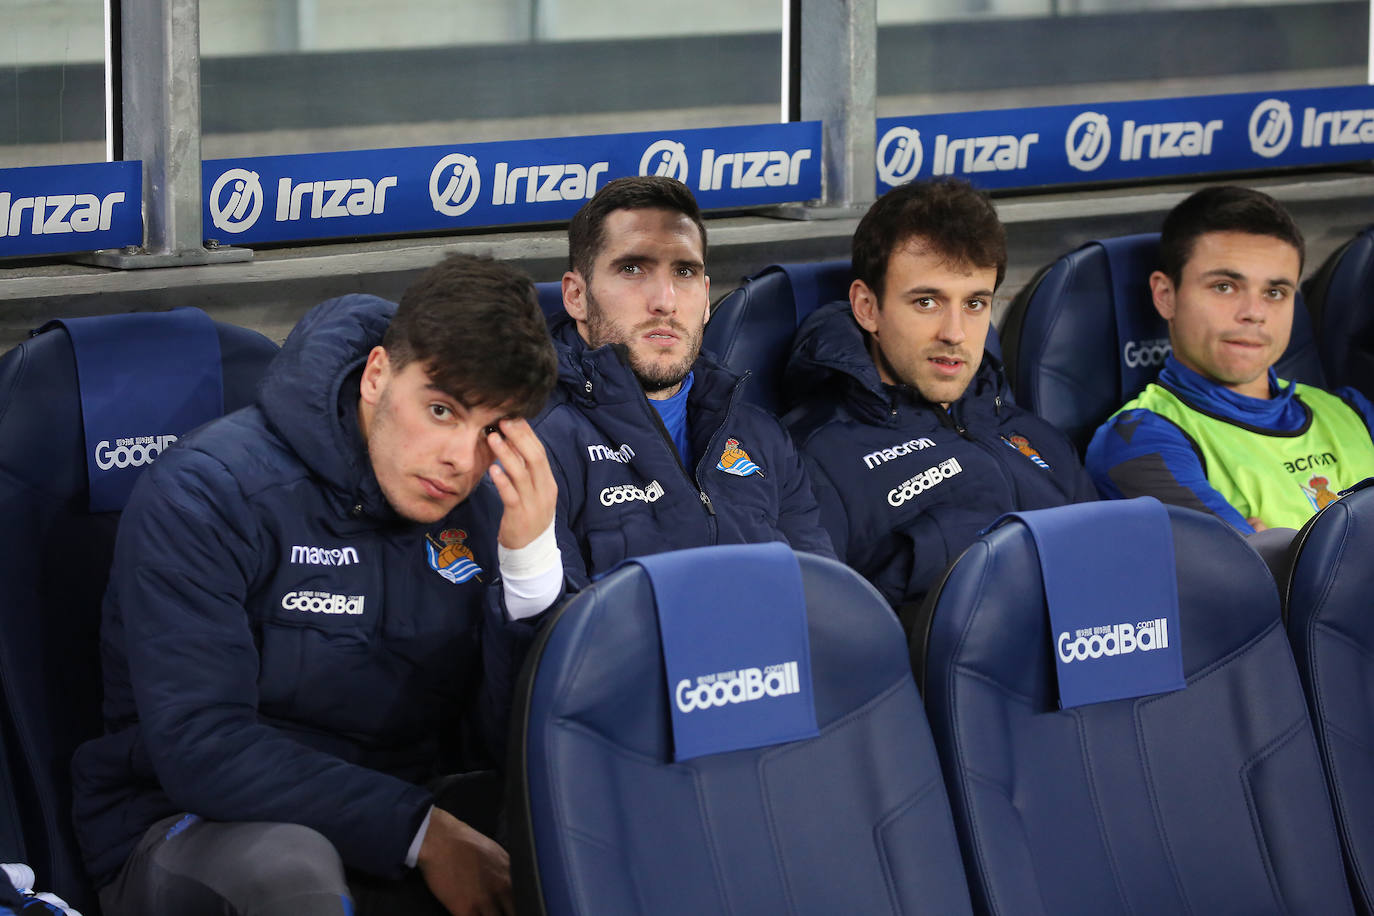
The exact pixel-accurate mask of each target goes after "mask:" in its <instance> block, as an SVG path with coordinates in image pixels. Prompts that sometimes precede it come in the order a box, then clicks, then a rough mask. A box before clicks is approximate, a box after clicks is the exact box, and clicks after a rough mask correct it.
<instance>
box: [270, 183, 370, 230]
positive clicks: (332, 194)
mask: <svg viewBox="0 0 1374 916" xmlns="http://www.w3.org/2000/svg"><path fill="white" fill-rule="evenodd" d="M394 187H396V176H395V175H388V176H387V177H385V178H383V179H381V180H379V181H377V182H376V183H375V184H374V183H373V182H372V180H371V179H369V178H338V179H329V180H325V181H301V182H292V180H291V179H290V178H283V179H281V180H280V181H278V182H277V222H279V223H287V222H292V221H294V220H298V219H300V218H301V207H302V206H303V205H304V203H305V201H306V199H307V198H308V199H309V200H310V218H311V219H337V218H338V217H341V216H375V215H378V214H380V213H382V212H384V211H385V210H386V190H387V188H394Z"/></svg>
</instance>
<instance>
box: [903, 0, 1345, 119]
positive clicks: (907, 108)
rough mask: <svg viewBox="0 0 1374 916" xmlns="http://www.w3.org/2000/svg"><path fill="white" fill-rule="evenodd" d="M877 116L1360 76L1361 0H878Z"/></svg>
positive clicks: (1287, 85) (1336, 82)
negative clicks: (1294, 0)
mask: <svg viewBox="0 0 1374 916" xmlns="http://www.w3.org/2000/svg"><path fill="white" fill-rule="evenodd" d="M877 12H878V26H879V29H878V113H879V115H880V116H887V115H904V114H927V113H936V112H954V111H978V110H982V109H989V108H1018V107H1028V106H1035V105H1059V104H1075V103H1080V102H1114V101H1126V100H1131V99H1145V98H1167V97H1172V96H1188V95H1207V94H1212V93H1228V92H1268V91H1277V90H1281V89H1301V88H1307V87H1313V86H1343V85H1352V84H1362V83H1364V82H1365V81H1366V69H1367V49H1368V41H1369V39H1368V36H1369V28H1368V22H1369V3H1368V2H1367V0H1335V2H1332V0H1306V2H1303V0H1299V2H1292V0H1282V2H1280V0H1230V2H1218V0H878V10H877Z"/></svg>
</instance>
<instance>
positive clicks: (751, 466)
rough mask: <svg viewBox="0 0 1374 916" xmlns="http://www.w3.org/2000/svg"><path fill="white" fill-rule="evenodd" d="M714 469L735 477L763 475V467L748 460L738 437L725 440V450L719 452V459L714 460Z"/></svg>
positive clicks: (747, 455)
mask: <svg viewBox="0 0 1374 916" xmlns="http://www.w3.org/2000/svg"><path fill="white" fill-rule="evenodd" d="M716 470H717V471H724V472H725V473H727V474H734V475H735V476H736V477H748V476H749V475H750V474H757V475H759V476H760V477H763V476H764V473H763V468H761V467H759V466H758V465H757V464H755V463H754V462H752V461H750V460H749V454H748V453H747V452H745V450H744V449H742V448H740V447H739V440H738V439H726V440H725V451H723V452H721V454H720V461H718V462H716Z"/></svg>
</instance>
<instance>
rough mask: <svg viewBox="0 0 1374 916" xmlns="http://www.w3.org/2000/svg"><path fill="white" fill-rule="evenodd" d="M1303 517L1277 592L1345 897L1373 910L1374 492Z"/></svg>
mask: <svg viewBox="0 0 1374 916" xmlns="http://www.w3.org/2000/svg"><path fill="white" fill-rule="evenodd" d="M1369 484H1370V482H1369V481H1366V482H1365V484H1364V485H1362V487H1361V488H1360V489H1357V490H1355V492H1353V493H1350V494H1348V495H1346V496H1344V497H1342V498H1340V499H1338V500H1336V501H1335V502H1334V503H1331V504H1330V505H1329V506H1327V507H1326V508H1325V509H1323V510H1322V511H1321V512H1319V513H1317V514H1316V515H1315V516H1313V517H1312V519H1311V520H1310V521H1308V523H1307V524H1306V525H1304V526H1303V528H1302V530H1301V531H1300V532H1299V533H1298V536H1297V538H1296V541H1295V543H1296V550H1297V552H1296V558H1295V560H1294V562H1293V566H1292V571H1291V574H1290V576H1289V579H1288V582H1287V585H1286V588H1285V589H1284V593H1285V603H1284V605H1285V606H1284V610H1285V613H1286V616H1287V625H1288V639H1289V642H1291V643H1292V645H1293V656H1294V658H1296V659H1297V663H1298V674H1299V675H1300V676H1301V677H1302V683H1303V687H1304V688H1305V689H1306V693H1307V701H1308V706H1309V708H1310V710H1311V714H1312V725H1313V727H1314V728H1315V729H1316V733H1317V746H1318V747H1319V748H1320V749H1321V755H1322V760H1323V762H1324V763H1325V765H1326V772H1327V774H1328V785H1329V786H1330V790H1331V798H1332V802H1333V804H1334V805H1335V810H1336V823H1337V826H1338V827H1339V829H1340V836H1341V845H1342V847H1343V849H1344V851H1345V862H1346V870H1347V873H1348V874H1349V877H1350V884H1351V890H1352V892H1353V893H1354V895H1355V901H1356V903H1357V905H1358V906H1359V908H1360V911H1361V912H1363V913H1370V912H1374V766H1371V765H1370V754H1371V746H1374V599H1371V595H1374V575H1372V574H1371V573H1370V565H1369V558H1370V557H1371V556H1374V486H1370V485H1369Z"/></svg>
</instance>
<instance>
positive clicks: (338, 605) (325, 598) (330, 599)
mask: <svg viewBox="0 0 1374 916" xmlns="http://www.w3.org/2000/svg"><path fill="white" fill-rule="evenodd" d="M364 597H365V596H364V595H335V594H332V593H330V592H287V593H286V594H285V595H283V596H282V599H281V606H282V607H283V608H285V609H286V610H288V611H306V612H308V613H311V614H353V615H355V616H356V615H358V614H361V613H362V612H363V599H364Z"/></svg>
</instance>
